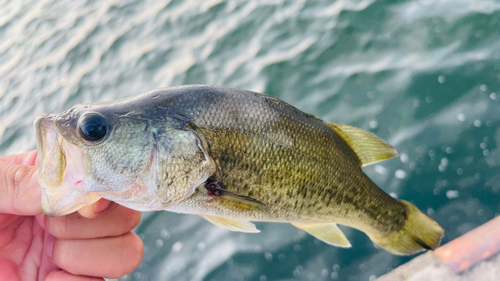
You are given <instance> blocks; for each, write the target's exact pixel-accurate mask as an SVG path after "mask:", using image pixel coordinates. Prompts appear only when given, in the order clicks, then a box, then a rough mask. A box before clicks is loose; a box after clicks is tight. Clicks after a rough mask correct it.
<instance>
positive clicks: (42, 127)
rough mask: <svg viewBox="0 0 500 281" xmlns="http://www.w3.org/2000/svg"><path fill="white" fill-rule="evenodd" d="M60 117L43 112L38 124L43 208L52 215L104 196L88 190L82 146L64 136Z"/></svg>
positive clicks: (67, 211) (39, 179)
mask: <svg viewBox="0 0 500 281" xmlns="http://www.w3.org/2000/svg"><path fill="white" fill-rule="evenodd" d="M56 118H57V117H56V116H54V115H51V114H44V115H40V116H38V117H37V118H36V119H35V124H34V125H35V130H36V138H37V149H38V161H39V165H40V172H39V176H38V183H40V185H41V187H42V198H41V200H42V211H43V213H44V214H46V215H49V216H61V215H66V214H69V213H72V212H74V211H76V210H78V209H79V208H81V207H83V206H85V205H89V204H92V203H94V202H95V201H97V200H99V199H100V197H99V196H97V195H96V194H94V193H90V194H89V193H88V192H86V190H87V188H86V186H85V185H86V181H85V178H86V173H85V168H84V166H85V165H84V163H83V157H82V153H81V150H80V149H79V148H78V147H77V146H76V145H74V144H72V143H71V142H69V141H68V140H66V139H65V138H64V137H63V135H62V134H61V132H60V130H59V129H58V127H57V125H56V121H55V120H56Z"/></svg>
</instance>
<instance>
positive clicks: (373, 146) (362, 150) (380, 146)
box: [325, 122, 398, 167]
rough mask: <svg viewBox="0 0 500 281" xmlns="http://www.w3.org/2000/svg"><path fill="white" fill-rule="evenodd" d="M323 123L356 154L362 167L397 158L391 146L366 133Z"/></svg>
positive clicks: (348, 127)
mask: <svg viewBox="0 0 500 281" xmlns="http://www.w3.org/2000/svg"><path fill="white" fill-rule="evenodd" d="M325 123H326V125H327V126H328V127H330V129H332V130H334V131H335V132H336V133H337V134H338V135H339V136H340V137H341V138H342V139H344V140H345V142H346V143H347V144H348V145H349V146H350V147H351V148H352V149H353V150H354V152H356V155H358V157H359V160H360V161H361V166H362V167H363V166H366V165H370V164H373V163H376V162H379V161H382V160H385V159H389V158H392V157H396V156H398V152H397V151H396V149H395V148H394V147H393V146H391V145H390V144H388V143H386V142H385V141H384V140H382V139H381V138H379V137H377V136H376V135H374V134H372V133H370V132H368V131H365V130H363V129H359V128H356V127H353V126H349V125H343V124H339V123H328V122H325Z"/></svg>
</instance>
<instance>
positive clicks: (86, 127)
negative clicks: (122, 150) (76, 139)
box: [78, 113, 109, 142]
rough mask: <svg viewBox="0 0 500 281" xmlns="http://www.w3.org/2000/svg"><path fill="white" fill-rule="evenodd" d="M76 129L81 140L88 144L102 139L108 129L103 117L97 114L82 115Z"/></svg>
mask: <svg viewBox="0 0 500 281" xmlns="http://www.w3.org/2000/svg"><path fill="white" fill-rule="evenodd" d="M78 127H79V128H78V129H79V131H80V135H81V136H82V138H83V139H85V140H86V141H89V142H98V141H100V140H102V139H104V138H105V137H106V135H107V133H108V129H109V128H108V127H109V126H108V124H107V123H106V120H105V119H104V116H102V115H100V114H97V113H91V114H86V115H83V116H82V117H81V118H80V121H79V122H78Z"/></svg>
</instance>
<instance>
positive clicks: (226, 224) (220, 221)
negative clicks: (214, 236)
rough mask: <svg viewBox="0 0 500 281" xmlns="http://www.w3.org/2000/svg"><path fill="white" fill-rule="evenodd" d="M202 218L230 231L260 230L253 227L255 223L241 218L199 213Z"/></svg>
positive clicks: (250, 231)
mask: <svg viewBox="0 0 500 281" xmlns="http://www.w3.org/2000/svg"><path fill="white" fill-rule="evenodd" d="M200 216H201V217H202V218H204V219H206V220H207V221H209V222H211V223H213V224H215V225H216V226H218V227H222V228H225V229H228V230H231V231H239V232H245V233H259V232H260V230H258V229H257V228H256V227H255V224H253V223H251V222H249V221H242V220H236V219H230V218H223V217H217V216H208V215H200Z"/></svg>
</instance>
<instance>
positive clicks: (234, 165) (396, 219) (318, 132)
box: [35, 85, 443, 255]
mask: <svg viewBox="0 0 500 281" xmlns="http://www.w3.org/2000/svg"><path fill="white" fill-rule="evenodd" d="M35 128H36V131H37V142H38V152H39V162H40V176H39V182H40V184H41V186H42V208H43V210H44V212H45V213H46V214H47V215H51V216H58V215H65V214H68V213H71V212H74V211H76V210H78V209H79V208H81V207H83V206H85V205H88V204H92V203H94V202H96V201H97V200H99V199H100V198H105V199H108V200H111V201H114V202H117V203H118V204H121V205H123V206H126V207H128V208H131V209H135V210H138V211H156V210H167V211H173V212H178V213H186V214H197V215H200V216H202V217H203V218H205V219H206V220H207V221H209V222H211V223H213V224H215V225H217V226H220V227H224V228H227V229H229V230H233V231H242V232H259V231H258V230H257V229H256V227H255V225H254V224H252V223H251V222H250V221H265V222H283V223H291V224H293V225H294V226H296V227H298V228H300V229H302V230H304V231H306V232H307V233H309V234H311V235H313V236H315V237H316V238H318V239H320V240H322V241H324V242H326V243H328V244H331V245H335V246H339V247H350V246H351V245H350V243H349V241H348V240H347V238H346V237H345V235H344V234H343V233H342V231H341V230H340V229H339V228H338V226H337V224H342V225H346V226H349V227H353V228H356V229H359V230H361V231H363V232H364V233H366V234H367V235H368V236H369V237H370V239H371V240H372V241H373V242H374V243H376V244H377V245H379V246H380V247H382V248H384V249H385V250H387V251H389V252H391V253H394V254H402V255H405V254H413V253H415V252H418V251H421V250H424V249H434V248H436V247H437V246H438V245H439V242H440V239H441V237H442V235H443V229H442V228H441V227H440V226H439V225H438V224H437V223H436V222H435V221H433V220H432V219H431V218H429V217H428V216H426V215H425V214H423V213H422V212H420V211H419V210H418V209H417V208H416V207H415V206H414V205H412V204H411V203H409V202H406V201H403V200H401V201H398V200H396V199H394V198H392V197H391V196H389V195H387V194H386V193H384V192H383V191H382V190H381V189H379V188H378V187H377V186H376V185H375V184H374V183H373V182H372V181H371V180H370V179H369V178H368V177H367V176H366V175H365V174H364V173H363V171H362V169H361V167H362V166H365V165H368V164H372V163H375V162H378V161H381V160H384V159H388V158H391V157H395V156H397V152H396V150H395V149H394V148H393V147H392V146H390V145H389V144H387V143H386V142H384V141H383V140H381V139H380V138H378V137H377V136H375V135H373V134H372V133H370V132H367V131H364V130H362V129H358V128H355V127H352V126H349V125H342V124H338V123H328V122H324V121H322V120H320V119H318V118H317V117H315V116H313V115H310V114H306V113H304V112H301V111H300V110H298V109H296V108H295V107H293V106H291V105H289V104H287V103H285V102H283V101H281V100H279V99H277V98H274V97H271V96H267V95H264V94H259V93H255V92H250V91H244V90H237V89H230V88H223V87H213V86H203V85H194V86H183V87H174V88H166V89H160V90H155V91H151V92H148V93H145V94H143V95H140V96H137V97H134V98H128V99H124V100H120V101H115V102H102V103H95V104H83V105H77V106H75V107H73V108H72V109H70V110H68V111H66V112H63V113H61V114H45V115H42V116H39V117H38V118H37V119H36V121H35Z"/></svg>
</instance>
